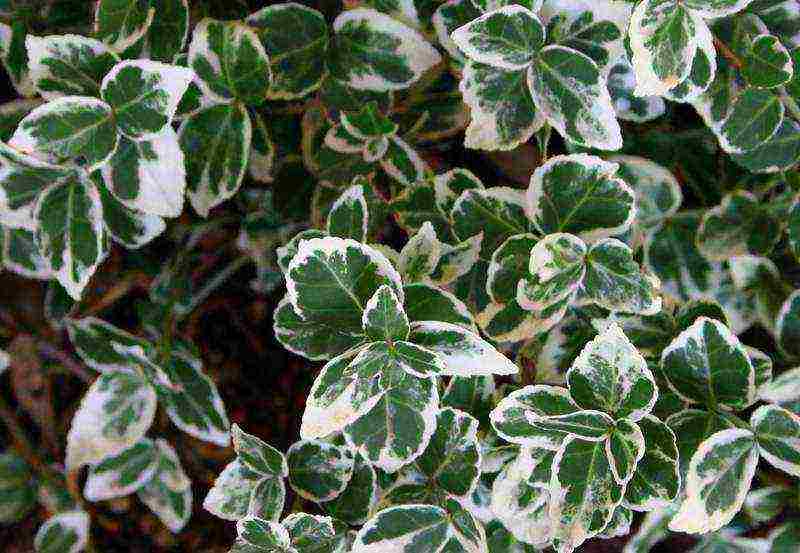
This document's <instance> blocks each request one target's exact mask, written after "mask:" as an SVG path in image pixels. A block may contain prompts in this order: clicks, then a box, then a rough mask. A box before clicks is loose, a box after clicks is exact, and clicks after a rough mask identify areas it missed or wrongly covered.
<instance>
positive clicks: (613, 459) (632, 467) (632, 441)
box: [606, 419, 645, 535]
mask: <svg viewBox="0 0 800 553" xmlns="http://www.w3.org/2000/svg"><path fill="white" fill-rule="evenodd" d="M644 453H645V441H644V435H643V434H642V430H641V429H640V428H639V425H638V424H636V423H635V422H632V421H631V420H630V419H620V420H618V421H616V423H615V425H614V429H613V430H612V431H611V433H610V434H609V436H608V439H607V440H606V455H607V456H608V463H609V465H610V466H611V472H612V473H613V474H614V480H616V481H617V482H618V483H619V484H623V485H624V484H627V483H628V481H629V480H630V479H631V478H632V477H633V473H634V472H635V471H636V468H637V464H638V463H639V460H640V459H641V458H642V457H643V456H644ZM624 534H627V532H623V535H624Z"/></svg>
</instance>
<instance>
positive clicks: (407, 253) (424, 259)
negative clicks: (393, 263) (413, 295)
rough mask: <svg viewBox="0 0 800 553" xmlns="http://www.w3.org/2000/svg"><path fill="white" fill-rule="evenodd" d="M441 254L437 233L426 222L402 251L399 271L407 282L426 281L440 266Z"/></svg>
mask: <svg viewBox="0 0 800 553" xmlns="http://www.w3.org/2000/svg"><path fill="white" fill-rule="evenodd" d="M441 253H442V244H441V242H439V240H438V239H437V237H436V231H435V230H434V229H433V225H432V224H431V223H430V222H428V221H426V222H425V223H423V224H422V227H420V229H419V231H418V232H417V234H415V235H414V236H412V237H411V238H409V240H408V243H406V245H405V246H404V247H403V249H402V250H401V251H400V260H399V262H398V267H397V269H398V270H399V271H400V274H401V275H402V276H403V277H404V280H405V281H406V282H409V283H411V282H421V281H424V280H426V279H427V277H428V276H429V275H430V274H431V273H432V272H433V270H434V269H435V268H436V266H437V265H438V263H439V259H440V258H441Z"/></svg>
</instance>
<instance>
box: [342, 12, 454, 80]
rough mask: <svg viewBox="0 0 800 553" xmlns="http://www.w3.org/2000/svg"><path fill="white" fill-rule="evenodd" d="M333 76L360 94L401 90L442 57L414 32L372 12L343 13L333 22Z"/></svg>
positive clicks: (382, 15) (385, 16)
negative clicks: (364, 91) (368, 91)
mask: <svg viewBox="0 0 800 553" xmlns="http://www.w3.org/2000/svg"><path fill="white" fill-rule="evenodd" d="M333 30H334V32H335V43H334V44H335V46H334V47H333V49H332V52H331V55H332V58H331V62H330V68H331V73H332V74H333V75H334V76H335V77H337V78H338V79H341V80H343V81H345V82H347V83H348V84H349V85H350V86H351V87H353V88H355V89H358V90H372V91H376V92H382V91H387V90H401V89H403V88H407V87H408V86H409V85H411V84H412V83H414V82H416V81H418V80H419V79H420V77H421V76H422V74H423V73H425V72H426V71H427V70H428V69H430V68H431V67H433V66H434V65H436V64H438V63H439V62H440V61H441V56H440V55H439V53H438V52H437V51H436V49H435V48H433V46H431V45H430V44H428V42H426V41H425V39H424V38H423V37H422V35H420V34H419V33H418V32H417V31H415V30H414V29H411V28H410V27H407V26H406V25H404V24H402V23H400V22H399V21H396V20H394V19H392V18H391V17H389V16H387V15H384V14H382V13H380V12H377V11H375V10H372V9H366V8H356V9H354V10H348V11H345V12H343V13H341V14H340V15H339V16H338V17H337V18H336V19H335V20H334V22H333Z"/></svg>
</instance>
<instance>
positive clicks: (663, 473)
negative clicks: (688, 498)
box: [625, 415, 681, 511]
mask: <svg viewBox="0 0 800 553" xmlns="http://www.w3.org/2000/svg"><path fill="white" fill-rule="evenodd" d="M637 424H638V425H639V428H640V429H641V431H642V434H643V436H644V456H643V457H642V458H641V459H639V461H638V462H637V464H636V472H634V474H633V478H631V479H630V480H629V481H628V484H627V486H626V487H625V505H626V506H627V507H629V508H631V509H633V510H635V511H652V510H655V509H662V508H665V507H667V506H668V505H670V504H671V503H672V502H673V501H674V500H675V498H676V497H677V496H678V491H679V490H680V487H681V476H680V470H679V465H678V446H677V445H676V438H675V434H674V433H673V432H672V430H670V428H669V426H667V425H666V424H665V423H663V422H661V421H660V420H659V419H658V418H656V417H654V416H653V415H645V416H644V417H642V418H641V419H639V421H638V422H637Z"/></svg>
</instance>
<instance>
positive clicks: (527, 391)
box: [490, 385, 579, 451]
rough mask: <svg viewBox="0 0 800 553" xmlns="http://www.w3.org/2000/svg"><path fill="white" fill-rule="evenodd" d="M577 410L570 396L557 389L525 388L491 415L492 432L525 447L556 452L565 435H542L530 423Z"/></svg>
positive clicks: (545, 432)
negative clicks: (532, 417)
mask: <svg viewBox="0 0 800 553" xmlns="http://www.w3.org/2000/svg"><path fill="white" fill-rule="evenodd" d="M578 410H579V407H578V406H577V405H576V404H575V402H574V401H572V398H571V397H570V395H569V392H568V391H567V390H566V389H565V388H562V387H557V386H545V385H536V386H526V387H525V388H522V389H520V390H516V391H514V392H512V393H510V394H509V395H508V396H506V397H505V398H503V399H502V400H501V401H500V403H498V404H497V407H495V409H494V411H492V412H491V414H490V420H491V423H492V428H494V429H495V430H496V431H497V433H498V434H499V435H500V437H501V438H503V439H504V440H507V441H509V442H511V443H515V444H519V445H522V446H525V447H532V448H543V449H548V450H552V451H555V450H557V449H558V448H559V446H560V445H561V441H562V439H563V438H564V433H563V432H561V431H545V430H543V429H541V428H539V427H538V426H536V425H535V424H534V423H533V422H532V421H531V415H534V416H535V418H536V420H543V419H546V418H549V417H557V416H563V415H568V414H571V413H575V412H577V411H578Z"/></svg>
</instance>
